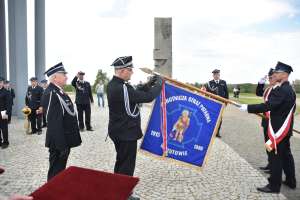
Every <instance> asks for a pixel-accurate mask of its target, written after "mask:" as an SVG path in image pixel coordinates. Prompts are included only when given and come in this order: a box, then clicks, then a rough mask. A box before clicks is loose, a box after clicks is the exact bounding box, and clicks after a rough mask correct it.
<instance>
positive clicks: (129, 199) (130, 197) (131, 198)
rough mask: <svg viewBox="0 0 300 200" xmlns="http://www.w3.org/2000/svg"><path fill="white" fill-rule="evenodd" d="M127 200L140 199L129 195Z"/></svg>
mask: <svg viewBox="0 0 300 200" xmlns="http://www.w3.org/2000/svg"><path fill="white" fill-rule="evenodd" d="M128 200H140V198H139V197H134V196H132V195H130V196H129V197H128Z"/></svg>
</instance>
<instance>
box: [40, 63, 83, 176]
mask: <svg viewBox="0 0 300 200" xmlns="http://www.w3.org/2000/svg"><path fill="white" fill-rule="evenodd" d="M45 74H47V76H48V77H49V81H50V84H49V86H48V87H47V89H46V90H45V92H44V94H43V99H42V105H43V110H44V111H45V114H46V120H47V123H48V125H47V132H46V147H48V148H49V153H50V155H49V163H50V166H49V171H48V180H50V179H51V178H52V177H53V176H55V175H56V174H58V173H59V172H61V171H63V170H64V169H65V168H66V164H67V161H68V157H69V154H70V149H71V148H72V147H77V146H79V145H80V144H81V137H80V133H79V127H78V123H77V116H76V110H75V109H74V105H73V103H72V100H71V99H70V97H69V96H68V95H67V94H66V93H65V92H64V91H63V87H64V85H65V84H66V81H67V76H66V71H65V69H64V67H63V64H62V63H58V64H57V65H55V66H53V67H51V68H50V69H49V70H47V71H46V72H45Z"/></svg>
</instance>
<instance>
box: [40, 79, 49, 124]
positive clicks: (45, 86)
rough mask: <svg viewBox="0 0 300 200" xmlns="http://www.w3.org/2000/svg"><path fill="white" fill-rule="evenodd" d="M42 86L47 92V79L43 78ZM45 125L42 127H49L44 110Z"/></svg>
mask: <svg viewBox="0 0 300 200" xmlns="http://www.w3.org/2000/svg"><path fill="white" fill-rule="evenodd" d="M41 87H42V88H43V91H44V92H45V90H46V88H47V87H48V81H47V80H46V79H44V80H41ZM42 117H43V126H42V128H45V127H47V121H46V114H45V112H43V116H42Z"/></svg>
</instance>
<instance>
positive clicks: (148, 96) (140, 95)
mask: <svg viewBox="0 0 300 200" xmlns="http://www.w3.org/2000/svg"><path fill="white" fill-rule="evenodd" d="M127 88H128V95H129V99H130V102H133V103H149V102H151V101H153V100H154V99H155V98H156V97H157V96H158V95H159V94H160V92H161V88H162V79H161V78H160V77H158V78H157V80H156V81H155V84H154V86H153V87H151V88H150V89H149V90H148V91H147V92H146V91H144V90H135V89H134V88H133V87H127Z"/></svg>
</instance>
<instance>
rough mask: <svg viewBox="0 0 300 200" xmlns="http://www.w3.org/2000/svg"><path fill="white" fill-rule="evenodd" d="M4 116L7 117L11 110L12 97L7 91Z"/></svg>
mask: <svg viewBox="0 0 300 200" xmlns="http://www.w3.org/2000/svg"><path fill="white" fill-rule="evenodd" d="M5 97H6V114H7V115H8V116H10V115H11V109H12V97H11V94H10V92H9V91H6V95H5Z"/></svg>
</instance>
